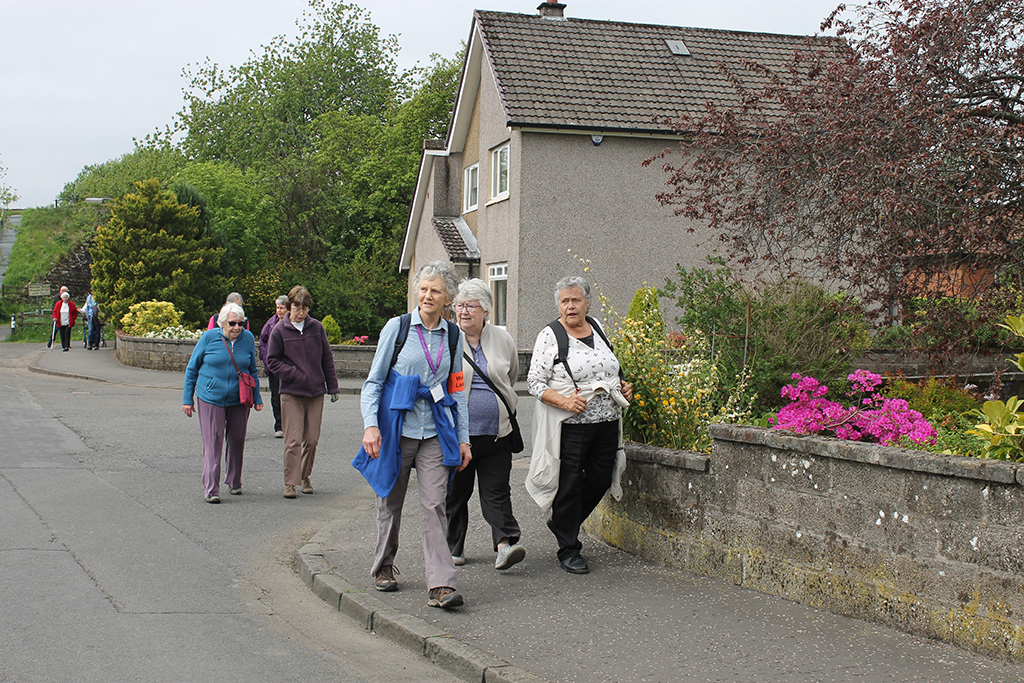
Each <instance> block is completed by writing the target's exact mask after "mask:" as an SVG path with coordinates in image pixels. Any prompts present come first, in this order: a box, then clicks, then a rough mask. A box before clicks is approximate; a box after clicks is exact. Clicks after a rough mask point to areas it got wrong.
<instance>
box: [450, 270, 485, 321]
mask: <svg viewBox="0 0 1024 683" xmlns="http://www.w3.org/2000/svg"><path fill="white" fill-rule="evenodd" d="M460 301H476V302H478V303H479V304H480V306H481V307H482V308H483V309H484V313H487V314H488V315H490V313H491V309H492V308H493V307H494V299H493V298H491V288H490V287H488V286H487V283H486V282H484V281H483V280H481V279H480V278H477V277H475V278H473V279H472V280H463V281H462V283H461V284H460V285H459V293H458V294H456V295H455V303H459V302H460Z"/></svg>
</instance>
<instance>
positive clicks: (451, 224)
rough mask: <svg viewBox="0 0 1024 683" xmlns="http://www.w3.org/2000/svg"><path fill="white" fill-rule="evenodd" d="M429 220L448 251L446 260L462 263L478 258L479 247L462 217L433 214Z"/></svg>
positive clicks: (477, 259)
mask: <svg viewBox="0 0 1024 683" xmlns="http://www.w3.org/2000/svg"><path fill="white" fill-rule="evenodd" d="M430 222H431V224H433V226H434V230H435V231H436V232H437V236H438V238H440V240H441V244H443V245H444V250H445V251H446V252H447V253H448V260H450V261H453V262H454V261H458V262H463V263H465V262H466V261H479V260H480V249H478V248H477V244H476V238H475V237H474V236H473V232H472V231H471V230H470V229H469V225H467V224H466V221H464V220H462V218H449V217H446V216H435V217H434V218H432V219H431V221H430Z"/></svg>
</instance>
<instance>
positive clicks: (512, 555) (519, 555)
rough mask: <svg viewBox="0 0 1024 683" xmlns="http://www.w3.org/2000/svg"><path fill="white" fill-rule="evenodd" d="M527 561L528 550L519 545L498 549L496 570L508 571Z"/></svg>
mask: <svg viewBox="0 0 1024 683" xmlns="http://www.w3.org/2000/svg"><path fill="white" fill-rule="evenodd" d="M525 559H526V548H524V547H523V546H521V545H519V544H518V543H517V544H516V545H506V546H503V547H501V548H499V549H498V557H497V559H495V560H494V568H495V569H508V568H509V567H511V566H512V565H516V564H519V563H520V562H522V561H523V560H525Z"/></svg>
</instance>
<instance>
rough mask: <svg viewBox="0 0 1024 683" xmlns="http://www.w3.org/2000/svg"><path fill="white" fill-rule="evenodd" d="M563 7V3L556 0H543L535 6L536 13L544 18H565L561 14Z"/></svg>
mask: <svg viewBox="0 0 1024 683" xmlns="http://www.w3.org/2000/svg"><path fill="white" fill-rule="evenodd" d="M564 9H565V5H563V4H562V3H560V2H558V0H544V2H542V3H540V6H539V7H538V8H537V14H539V15H540V16H542V17H544V18H545V19H563V20H564V19H565V16H564V15H563V14H562V10H564Z"/></svg>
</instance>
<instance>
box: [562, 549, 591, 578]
mask: <svg viewBox="0 0 1024 683" xmlns="http://www.w3.org/2000/svg"><path fill="white" fill-rule="evenodd" d="M558 562H559V564H561V565H562V569H564V570H565V571H567V572H569V573H570V574H589V573H590V566H589V565H588V564H587V558H585V557H583V556H582V555H580V554H579V553H577V554H575V555H573V556H572V557H567V558H565V559H564V560H558Z"/></svg>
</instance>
